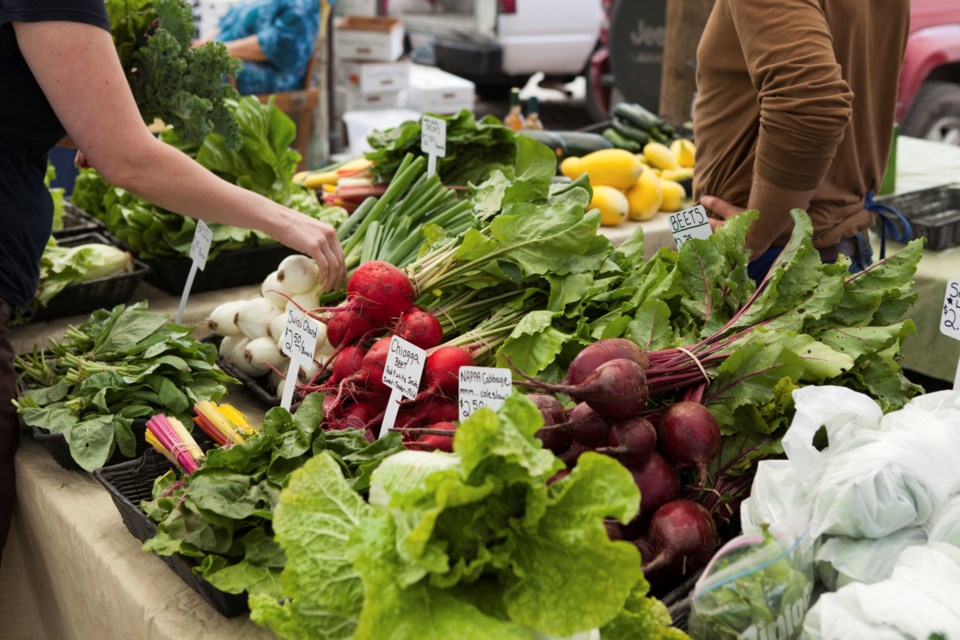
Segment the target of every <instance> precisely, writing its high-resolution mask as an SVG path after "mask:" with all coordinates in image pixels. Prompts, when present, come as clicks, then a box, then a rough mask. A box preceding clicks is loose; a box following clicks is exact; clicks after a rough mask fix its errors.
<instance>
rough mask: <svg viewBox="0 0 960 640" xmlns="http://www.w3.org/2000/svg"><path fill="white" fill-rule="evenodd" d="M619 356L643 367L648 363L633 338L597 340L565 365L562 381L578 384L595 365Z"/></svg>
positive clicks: (645, 355) (593, 369) (594, 369)
mask: <svg viewBox="0 0 960 640" xmlns="http://www.w3.org/2000/svg"><path fill="white" fill-rule="evenodd" d="M619 358H624V359H627V360H633V361H634V362H636V363H637V364H639V365H640V366H641V367H643V368H644V369H646V368H647V366H648V365H649V362H648V360H647V354H646V353H644V351H643V349H641V348H640V345H638V344H637V343H636V342H634V341H633V340H627V339H626V338H607V339H604V340H597V341H596V342H594V343H593V344H591V345H588V346H587V347H586V348H584V349H583V351H581V352H580V353H578V354H577V357H576V358H574V359H573V361H572V362H571V363H570V366H569V367H567V377H566V378H565V379H564V382H565V383H566V384H580V383H581V382H583V381H584V380H586V379H587V378H588V377H589V376H590V374H591V373H593V372H594V371H596V370H597V367H599V366H600V365H602V364H603V363H605V362H609V361H610V360H616V359H619Z"/></svg>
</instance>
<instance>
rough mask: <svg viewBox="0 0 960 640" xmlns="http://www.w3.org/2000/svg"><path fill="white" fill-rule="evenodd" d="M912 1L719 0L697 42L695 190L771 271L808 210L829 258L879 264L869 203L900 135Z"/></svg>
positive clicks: (757, 271)
mask: <svg viewBox="0 0 960 640" xmlns="http://www.w3.org/2000/svg"><path fill="white" fill-rule="evenodd" d="M909 20H910V0H870V1H869V2H865V1H864V0H717V2H716V4H715V5H714V8H713V12H712V14H711V15H710V19H709V21H708V23H707V26H706V29H705V31H704V33H703V37H702V39H701V41H700V46H699V49H698V52H697V91H698V95H697V101H696V105H695V114H694V127H695V138H696V142H697V173H696V177H695V184H694V196H695V198H697V199H699V200H700V202H701V204H703V205H704V207H706V208H707V209H708V210H709V211H711V212H712V214H713V215H714V216H715V217H717V218H719V219H721V220H725V219H727V218H729V217H730V216H732V215H735V214H737V213H739V212H741V211H743V210H744V209H756V210H758V211H759V212H760V218H759V219H758V220H757V222H756V223H755V224H753V225H752V227H751V229H750V231H749V234H748V236H747V247H748V248H749V249H750V250H751V251H752V252H753V253H752V259H753V262H754V264H753V265H752V269H751V271H752V273H751V275H754V277H757V276H758V275H759V276H760V277H762V275H763V274H764V273H765V272H766V271H767V269H768V268H769V266H770V264H772V262H773V261H774V260H775V259H776V256H777V255H779V251H780V248H782V247H783V245H784V244H785V243H786V240H787V238H788V237H789V234H790V230H791V228H792V220H791V218H790V215H789V212H790V210H791V209H793V208H797V207H799V208H801V209H805V210H806V211H807V212H808V213H809V214H810V218H811V220H812V221H813V228H814V238H813V240H814V245H815V246H816V247H817V248H818V249H819V250H820V254H821V256H822V258H823V259H824V260H825V261H833V260H835V259H836V257H837V255H838V254H840V253H843V254H845V255H848V256H850V257H851V259H852V260H853V264H852V265H851V270H852V271H856V270H860V269H862V268H863V267H865V266H867V265H869V264H870V260H871V257H870V247H869V242H868V241H867V239H866V232H865V229H867V228H868V227H869V226H870V225H871V223H872V219H873V214H872V213H871V212H870V211H868V210H867V209H866V207H865V198H866V197H867V194H868V193H869V192H870V191H874V190H876V189H878V188H879V185H880V182H881V180H882V178H883V172H884V168H885V166H886V161H887V155H888V153H889V148H890V142H891V138H892V128H893V122H894V110H895V107H896V96H897V81H898V77H899V74H900V65H901V63H902V60H903V52H904V48H905V47H906V41H907V33H908V28H909Z"/></svg>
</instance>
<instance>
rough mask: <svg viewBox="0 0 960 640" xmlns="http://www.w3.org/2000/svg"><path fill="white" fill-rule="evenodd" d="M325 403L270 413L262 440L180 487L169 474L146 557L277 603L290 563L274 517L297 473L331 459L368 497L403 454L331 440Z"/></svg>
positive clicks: (223, 455) (159, 483) (218, 455)
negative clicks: (377, 472) (381, 472)
mask: <svg viewBox="0 0 960 640" xmlns="http://www.w3.org/2000/svg"><path fill="white" fill-rule="evenodd" d="M322 423H323V409H322V395H321V394H313V395H310V396H307V397H306V398H305V399H304V401H303V403H302V404H301V405H300V407H299V408H298V410H297V412H296V413H295V414H293V415H292V416H291V414H290V413H289V412H288V411H286V410H284V409H281V408H279V407H275V408H273V409H271V410H270V411H268V412H267V414H266V415H265V416H264V418H263V426H262V430H261V433H260V434H259V435H257V436H255V437H253V438H251V439H250V440H248V441H247V442H244V443H243V444H238V445H234V446H232V447H229V448H226V449H213V450H211V451H209V452H207V455H206V458H205V460H204V461H203V462H202V463H201V465H200V469H198V470H197V471H195V472H194V473H193V474H191V475H189V476H184V477H183V478H182V479H178V478H177V476H176V473H175V472H174V471H173V470H171V471H169V472H168V473H166V474H164V475H163V476H161V477H159V478H157V480H156V482H155V483H154V489H153V496H154V499H153V500H151V501H145V502H144V503H143V505H142V507H143V509H144V511H145V512H146V513H147V515H148V516H149V517H150V518H151V519H152V520H153V521H155V522H156V523H157V534H156V535H155V536H154V537H153V538H151V539H150V540H147V541H146V543H144V550H146V551H152V552H154V553H156V554H158V555H172V554H174V553H177V554H180V555H183V556H185V557H187V558H190V559H192V560H194V561H196V563H197V565H198V571H199V572H200V573H201V574H202V575H203V577H204V578H205V579H206V580H207V581H209V582H210V584H212V585H213V586H215V587H217V588H218V589H220V590H221V591H225V592H227V593H243V592H244V591H249V592H250V593H258V592H264V593H268V594H273V595H274V596H276V595H279V577H280V572H281V570H282V569H283V567H284V566H285V564H286V558H285V556H284V553H283V549H281V547H280V545H279V544H277V542H276V541H275V540H274V538H273V527H272V520H273V512H274V509H275V507H276V505H277V501H278V498H279V495H280V492H281V491H282V490H283V488H284V487H286V486H287V483H288V481H289V479H290V475H291V473H292V472H293V471H294V470H296V469H298V468H300V467H301V466H302V465H303V464H304V462H306V461H307V460H309V459H310V458H312V457H313V456H315V455H317V454H319V453H320V452H325V453H326V455H327V456H329V457H330V459H331V460H333V461H335V462H334V464H336V465H337V467H338V469H339V470H340V473H341V474H342V477H345V478H348V479H349V480H348V482H349V486H350V487H351V490H354V491H365V490H366V489H367V487H368V486H369V483H370V476H371V474H372V472H373V470H374V469H376V467H377V465H379V464H380V462H381V461H382V460H383V459H384V458H386V457H387V456H389V455H391V454H393V453H396V452H397V451H400V450H401V448H402V447H401V445H400V437H399V436H398V435H396V434H393V435H390V436H388V437H386V438H382V439H380V440H377V441H376V442H373V443H370V442H367V441H366V440H365V439H364V437H363V430H360V429H345V430H341V431H327V432H325V431H324V430H323V429H322V428H321V425H322Z"/></svg>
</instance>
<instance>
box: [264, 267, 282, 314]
mask: <svg viewBox="0 0 960 640" xmlns="http://www.w3.org/2000/svg"><path fill="white" fill-rule="evenodd" d="M284 294H286V291H284V290H283V288H282V287H281V286H280V281H279V280H278V279H277V272H276V271H274V272H273V273H271V274H270V275H268V276H267V277H266V278H264V279H263V284H261V285H260V296H261V297H263V298H266V299H267V300H269V301H270V302H272V303H273V306H275V307H276V308H277V309H278V310H280V311H283V309H284V308H286V306H287V298H286V296H285V295H284Z"/></svg>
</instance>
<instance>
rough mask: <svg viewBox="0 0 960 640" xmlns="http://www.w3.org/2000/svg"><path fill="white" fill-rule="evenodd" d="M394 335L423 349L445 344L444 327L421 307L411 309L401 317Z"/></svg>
mask: <svg viewBox="0 0 960 640" xmlns="http://www.w3.org/2000/svg"><path fill="white" fill-rule="evenodd" d="M394 334H396V335H398V336H400V337H401V338H403V339H404V340H406V341H407V342H411V343H413V344H415V345H417V346H418V347H420V348H421V349H433V348H434V347H437V346H440V344H442V343H443V327H442V326H441V325H440V321H439V320H437V318H436V317H435V316H434V315H433V314H431V313H428V312H426V311H424V310H423V309H421V308H420V307H416V306H414V307H411V308H410V309H408V310H407V311H405V312H404V313H403V315H402V316H400V322H399V324H398V325H397V329H396V330H395V331H394Z"/></svg>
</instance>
